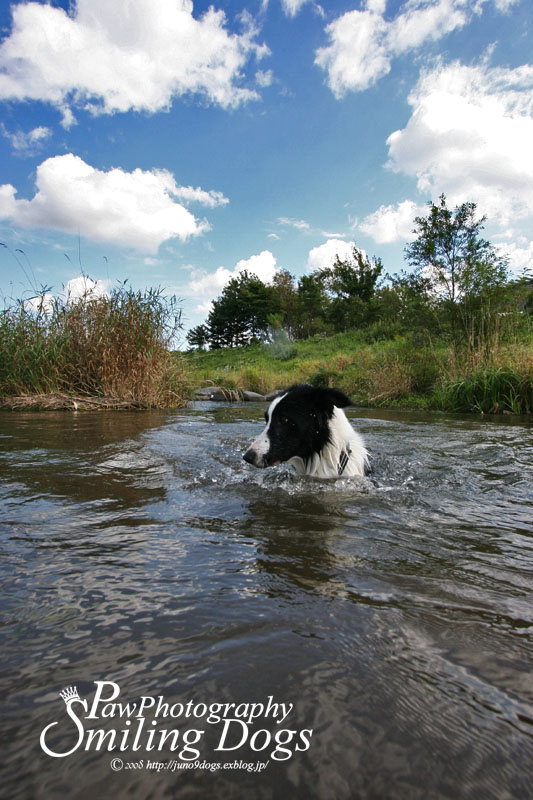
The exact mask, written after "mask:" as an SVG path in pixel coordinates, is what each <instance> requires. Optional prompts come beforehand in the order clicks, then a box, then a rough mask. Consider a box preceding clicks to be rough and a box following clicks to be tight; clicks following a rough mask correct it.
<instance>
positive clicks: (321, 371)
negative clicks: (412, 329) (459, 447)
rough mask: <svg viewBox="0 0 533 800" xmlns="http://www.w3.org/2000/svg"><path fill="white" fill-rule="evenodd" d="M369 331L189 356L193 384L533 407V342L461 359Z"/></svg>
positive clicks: (437, 347) (376, 400)
mask: <svg viewBox="0 0 533 800" xmlns="http://www.w3.org/2000/svg"><path fill="white" fill-rule="evenodd" d="M367 333H368V332H365V331H362V332H360V331H352V332H348V333H342V334H337V335H335V336H331V337H328V338H321V337H314V338H311V339H307V340H304V341H298V342H294V343H293V345H292V352H293V354H292V356H291V357H289V358H287V357H286V356H284V357H282V358H280V357H279V355H278V353H277V350H276V348H273V347H269V346H268V345H261V344H254V345H250V346H248V347H242V348H235V349H231V348H227V349H221V350H212V351H208V352H198V351H196V352H194V353H188V354H186V363H187V367H188V370H189V373H190V377H191V380H192V383H193V385H194V386H205V385H217V386H222V387H224V388H228V389H239V390H243V389H250V390H252V391H257V392H260V393H263V394H265V393H267V392H269V391H271V390H273V389H279V388H283V387H285V386H288V385H290V384H291V383H298V382H302V381H308V382H310V383H312V384H314V385H316V386H335V387H337V388H339V389H342V390H343V391H344V392H346V394H348V395H349V396H350V397H351V399H352V400H353V402H354V403H356V404H357V405H362V406H367V407H388V408H390V407H399V408H402V407H403V408H424V409H436V410H437V409H438V410H448V411H473V412H477V413H502V412H511V413H525V414H529V413H532V411H533V397H532V392H533V343H532V345H530V346H529V347H525V348H522V349H521V350H520V351H518V350H516V349H514V348H512V347H509V348H507V349H504V348H502V349H499V350H498V352H497V353H496V352H495V353H493V354H492V357H491V363H490V364H488V365H487V364H484V363H481V361H480V359H481V357H480V355H479V354H476V353H469V354H468V357H466V356H465V357H464V358H458V357H457V355H456V354H454V353H453V351H452V349H451V348H450V347H449V346H448V345H447V344H445V343H443V342H437V343H433V344H431V345H430V344H429V343H427V342H426V343H424V342H423V341H421V340H419V339H418V338H417V337H416V336H411V335H404V336H397V337H396V338H394V339H389V340H383V341H377V342H370V343H369V341H368V339H369V337H368V336H367Z"/></svg>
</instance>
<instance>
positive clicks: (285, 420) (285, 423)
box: [280, 417, 289, 425]
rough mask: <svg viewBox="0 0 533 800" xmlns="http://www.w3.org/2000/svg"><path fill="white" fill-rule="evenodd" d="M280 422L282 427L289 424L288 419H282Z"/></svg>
mask: <svg viewBox="0 0 533 800" xmlns="http://www.w3.org/2000/svg"><path fill="white" fill-rule="evenodd" d="M280 422H281V424H282V425H288V424H289V419H288V417H282V418H281V420H280Z"/></svg>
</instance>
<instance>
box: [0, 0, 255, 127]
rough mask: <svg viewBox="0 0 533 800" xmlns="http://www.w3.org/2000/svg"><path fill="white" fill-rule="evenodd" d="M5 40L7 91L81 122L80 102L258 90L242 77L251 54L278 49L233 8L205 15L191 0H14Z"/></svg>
mask: <svg viewBox="0 0 533 800" xmlns="http://www.w3.org/2000/svg"><path fill="white" fill-rule="evenodd" d="M12 10H13V27H12V31H11V33H10V35H9V36H8V37H7V38H6V39H5V40H4V41H3V43H2V45H1V46H0V98H2V99H4V100H40V101H43V102H48V103H51V104H53V105H54V106H56V107H57V108H59V109H60V110H61V111H62V112H63V123H64V125H65V126H66V127H68V126H69V125H71V124H72V123H73V122H74V117H73V114H72V106H79V105H85V107H86V108H88V109H89V110H90V111H91V112H92V113H95V114H98V113H108V114H109V113H114V112H119V111H121V112H124V111H130V110H135V111H146V112H149V113H154V112H156V111H161V110H165V109H168V108H169V107H170V105H171V103H172V101H173V99H174V98H175V97H179V96H181V95H184V94H196V95H200V96H201V97H202V98H204V99H205V100H207V101H209V102H211V103H215V104H217V105H220V106H222V107H224V108H227V107H234V106H237V105H239V104H240V103H243V102H246V101H247V100H250V99H254V98H257V94H256V92H255V91H253V90H251V89H247V88H245V87H242V86H240V85H239V83H240V82H241V79H242V71H243V69H244V67H245V65H246V63H247V61H248V60H249V59H250V58H251V57H252V56H255V57H256V58H261V57H262V56H264V55H266V54H267V53H268V52H269V51H268V48H267V47H266V46H265V45H258V44H257V43H256V42H255V37H256V35H257V31H256V30H255V28H253V26H251V25H247V26H245V29H244V31H243V32H242V33H241V34H232V33H229V32H228V30H227V29H226V18H225V14H224V12H223V11H217V10H216V9H215V8H213V7H212V6H211V7H210V8H209V9H208V10H207V11H206V12H205V13H204V14H203V15H202V16H201V17H200V18H199V19H196V18H195V17H194V16H193V4H192V2H191V0H158V1H157V2H156V3H154V2H153V0H113V2H109V0H77V2H76V3H75V4H74V5H73V6H72V9H71V11H70V12H69V13H67V12H66V11H64V10H63V9H62V8H58V7H54V6H52V5H50V4H44V3H37V2H26V3H18V4H17V5H15V6H13V9H12Z"/></svg>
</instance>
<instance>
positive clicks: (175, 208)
mask: <svg viewBox="0 0 533 800" xmlns="http://www.w3.org/2000/svg"><path fill="white" fill-rule="evenodd" d="M36 187H37V191H36V194H35V196H34V197H33V198H32V199H31V200H25V199H18V198H17V197H16V196H15V195H16V189H15V188H14V187H13V186H11V185H10V184H4V185H3V186H0V219H6V220H10V221H11V222H12V223H13V224H15V225H18V226H21V227H23V228H37V227H45V228H52V229H54V230H59V231H63V232H65V233H74V234H77V233H81V234H82V235H83V236H86V237H88V238H91V239H95V240H98V241H102V242H109V243H111V244H115V245H120V246H125V247H131V248H134V249H136V250H139V251H141V252H145V253H147V254H149V255H154V254H155V253H156V252H157V249H158V247H159V246H160V245H161V244H162V243H163V242H164V241H166V240H167V239H171V238H174V237H178V238H180V239H182V240H185V239H187V238H189V237H190V236H195V235H197V234H200V233H202V232H203V231H205V230H207V229H208V228H209V225H208V223H207V222H206V221H205V220H204V221H198V220H197V219H195V217H194V216H193V215H192V214H191V213H190V211H188V210H187V209H186V208H184V206H183V205H181V204H180V203H178V202H176V197H178V196H179V195H180V192H181V194H182V195H183V194H185V195H187V196H188V197H189V199H196V200H201V201H203V202H204V203H208V204H209V203H210V202H211V203H213V202H223V200H222V195H219V194H218V193H214V196H213V195H212V194H211V193H209V192H202V190H199V189H195V190H190V189H187V188H185V189H184V188H183V187H179V186H177V184H176V182H175V180H174V178H173V176H172V175H171V173H170V172H167V171H166V170H157V169H155V170H152V171H142V170H140V169H136V170H134V171H133V172H124V171H123V170H121V169H110V170H109V171H108V172H103V171H101V170H98V169H95V168H94V167H91V166H90V165H89V164H86V163H85V162H84V161H83V160H82V159H81V158H79V157H78V156H74V155H72V153H68V154H67V155H63V156H55V157H54V158H49V159H47V160H46V161H43V163H42V164H40V166H38V167H37V177H36ZM191 193H192V194H191ZM192 195H194V197H193V196H192ZM204 195H205V196H204Z"/></svg>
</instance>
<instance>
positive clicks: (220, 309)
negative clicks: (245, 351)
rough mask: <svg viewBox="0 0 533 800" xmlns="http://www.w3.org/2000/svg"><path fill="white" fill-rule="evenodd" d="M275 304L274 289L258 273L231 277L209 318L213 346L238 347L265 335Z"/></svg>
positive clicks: (215, 302)
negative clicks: (258, 276)
mask: <svg viewBox="0 0 533 800" xmlns="http://www.w3.org/2000/svg"><path fill="white" fill-rule="evenodd" d="M272 306H273V295H272V288H271V287H270V286H267V285H266V284H264V283H263V281H261V280H259V278H256V276H255V275H250V274H249V273H248V272H246V271H244V272H242V273H241V274H240V275H238V276H237V277H236V278H232V279H231V280H230V281H228V283H227V284H226V285H225V286H224V288H223V290H222V294H221V295H220V297H219V298H217V300H215V301H214V302H213V308H212V310H211V311H210V313H209V316H208V319H207V325H208V328H209V338H210V341H211V347H213V348H218V347H239V346H241V345H244V344H248V343H249V342H250V341H251V340H252V339H255V338H261V337H262V336H264V335H265V333H266V331H267V329H268V316H269V314H270V313H271V311H272Z"/></svg>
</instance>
